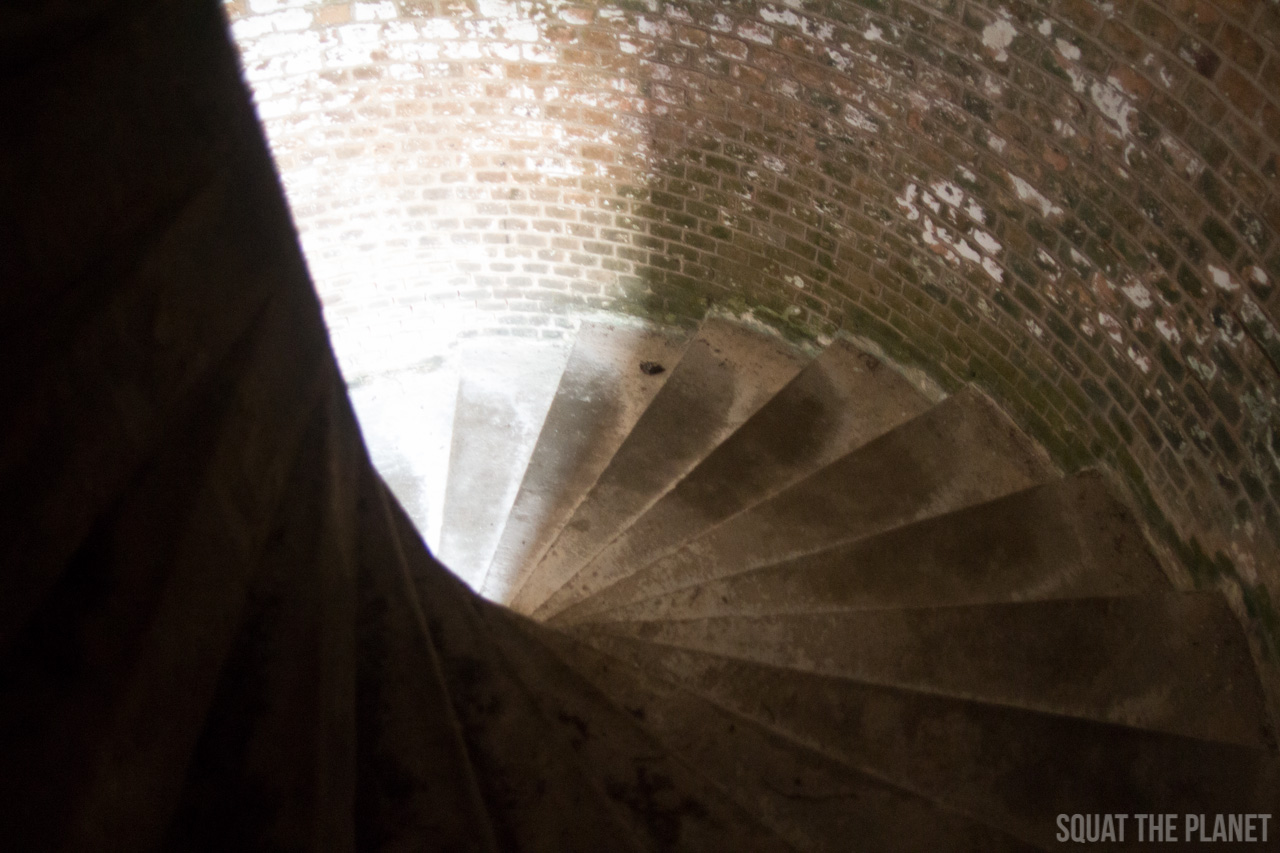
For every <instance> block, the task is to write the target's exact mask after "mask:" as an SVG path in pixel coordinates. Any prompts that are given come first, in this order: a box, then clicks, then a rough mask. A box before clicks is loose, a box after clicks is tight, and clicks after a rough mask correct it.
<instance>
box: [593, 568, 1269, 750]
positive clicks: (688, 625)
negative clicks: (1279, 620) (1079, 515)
mask: <svg viewBox="0 0 1280 853" xmlns="http://www.w3.org/2000/svg"><path fill="white" fill-rule="evenodd" d="M607 630H609V631H610V632H611V633H617V634H624V635H627V636H631V637H635V638H638V639H643V640H646V641H649V642H654V643H660V644H662V645H667V646H674V647H677V648H682V649H688V650H691V651H702V652H708V653H712V654H717V655H723V656H727V657H733V658H736V659H740V660H746V661H752V662H755V663H761V664H767V665H770V666H778V667H784V668H787V669H793V670H800V671H805V672H812V673H816V674H820V675H829V676H837V677H841V678H848V679H853V680H857V681H862V682H866V683H869V684H877V685H882V686H894V687H902V688H905V689H912V690H920V691H925V692H928V693H931V694H936V695H947V696H955V697H958V698H967V699H973V700H977V701H983V702H992V703H997V704H1002V705H1008V706H1011V707H1019V708H1025V709H1028V710H1037V711H1042V712H1045V713H1052V714H1058V715H1062V716H1070V717H1079V718H1084V719H1094V720H1101V721H1106V722H1112V723H1117V724H1120V725H1126V726H1131V727H1134V728H1142V729H1148V730H1151V731H1162V732H1167V733H1170V734H1177V735H1183V736H1186V737H1193V738H1198V739H1201V740H1215V741H1221V742H1224V743H1232V744H1238V745H1242V746H1250V747H1257V748H1263V749H1267V748H1274V744H1275V740H1274V735H1273V733H1272V732H1271V731H1270V724H1269V720H1268V717H1267V713H1266V708H1265V705H1264V702H1263V696H1262V691H1261V685H1260V683H1259V681H1258V679H1257V675H1256V672H1255V670H1254V664H1253V660H1252V658H1251V656H1250V653H1249V649H1248V646H1247V643H1246V642H1245V638H1244V636H1243V633H1242V632H1241V631H1240V626H1239V624H1238V623H1237V621H1236V619H1235V617H1234V615H1233V614H1232V613H1231V610H1230V608H1229V607H1228V605H1227V603H1226V600H1225V599H1224V598H1223V597H1222V596H1221V595H1220V594H1219V593H1216V592H1202V593H1181V592H1174V591H1168V592H1164V593H1160V594H1151V593H1148V594H1145V595H1137V596H1123V597H1113V598H1083V599H1066V600H1054V601H1035V602H1002V603H995V604H977V605H956V606H943V607H914V608H908V609H901V610H874V611H860V612H846V613H832V612H818V613H811V614H809V613H806V614H798V613H797V614H786V615H779V616H720V617H712V618H707V619H698V620H683V621H656V622H639V623H627V622H611V623H608V625H607Z"/></svg>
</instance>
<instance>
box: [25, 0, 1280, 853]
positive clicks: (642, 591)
mask: <svg viewBox="0 0 1280 853" xmlns="http://www.w3.org/2000/svg"><path fill="white" fill-rule="evenodd" d="M91 6H92V4H91ZM108 11H110V12H114V11H115V10H114V7H112V8H111V9H109V10H108ZM14 21H15V23H14V24H13V26H12V27H11V28H10V29H7V30H5V31H4V33H3V36H4V39H5V40H6V41H5V44H6V45H9V47H10V48H11V49H10V50H8V51H6V52H3V58H2V59H0V62H3V64H4V66H5V68H6V70H7V72H8V73H9V75H10V82H11V85H9V86H6V87H5V88H4V90H3V91H2V92H0V106H2V107H3V108H4V109H5V112H6V115H10V116H13V117H15V121H14V123H13V124H12V125H10V126H9V128H8V129H7V131H6V133H5V134H4V135H3V137H2V138H0V145H3V149H0V150H2V152H3V154H4V155H5V162H7V163H13V164H17V165H18V167H17V168H13V169H9V170H8V171H7V172H6V176H7V180H6V182H4V183H3V184H2V185H0V192H3V193H4V194H5V196H4V200H5V202H6V203H5V204H4V205H2V206H0V207H3V209H4V210H5V211H6V217H7V218H6V219H5V225H4V229H5V230H4V233H5V234H6V244H7V246H9V247H10V251H8V252H6V254H5V256H4V258H3V268H4V270H5V271H6V274H7V275H8V277H9V280H10V281H13V282H19V283H22V284H23V285H24V286H23V287H14V288H10V289H8V290H6V292H5V293H4V300H5V301H4V305H5V309H6V310H5V311H4V312H3V316H0V324H2V327H3V329H4V335H3V336H0V340H2V341H3V345H4V347H5V348H6V349H5V352H6V354H7V355H8V356H9V358H7V359H6V365H8V366H9V367H10V369H9V370H7V371H6V373H5V375H4V377H3V387H0V397H2V398H3V399H4V400H5V402H6V406H5V407H4V408H3V409H0V435H3V437H4V440H3V442H0V447H2V448H3V455H0V471H2V472H3V480H2V482H3V483H4V486H5V506H6V511H5V512H4V513H3V514H0V525H2V528H0V533H2V534H3V535H0V565H3V566H4V567H5V572H4V574H3V581H2V584H0V770H2V771H3V772H0V794H2V796H3V802H4V804H5V807H4V808H3V809H0V839H3V843H4V845H5V847H6V849H13V850H94V851H113V850H122V851H138V850H151V849H174V850H217V851H227V850H353V849H359V850H440V851H452V850H466V851H470V850H537V851H571V850H574V851H600V850H717V851H765V850H850V849H866V850H877V851H880V850H882V851H891V850H947V851H952V850H974V851H990V850H1003V849H1047V848H1052V847H1054V846H1055V844H1056V843H1057V841H1056V834H1057V832H1058V823H1057V821H1056V818H1057V816H1058V815H1060V814H1077V813H1078V814H1096V813H1128V814H1137V813H1157V812H1159V813H1197V814H1206V813H1207V814H1210V815H1212V814H1215V813H1233V814H1239V813H1246V812H1257V813H1272V812H1274V806H1275V804H1276V803H1277V802H1280V787H1278V786H1280V777H1278V772H1280V769H1278V768H1280V765H1278V763H1277V753H1276V745H1275V737H1274V735H1275V733H1274V731H1273V729H1272V728H1271V726H1270V724H1269V722H1268V717H1267V714H1266V710H1265V707H1264V700H1263V695H1262V691H1261V688H1260V686H1259V680H1258V677H1257V674H1256V671H1255V669H1254V664H1253V661H1252V659H1251V657H1250V654H1249V650H1248V647H1247V645H1246V643H1245V639H1244V635H1243V633H1242V630H1241V629H1240V627H1239V626H1238V624H1237V622H1236V621H1235V619H1234V617H1233V616H1232V613H1231V611H1230V610H1229V609H1228V607H1227V605H1226V602H1225V601H1224V600H1223V599H1222V598H1221V597H1220V596H1218V595H1217V594H1216V593H1207V592H1185V591H1177V590H1175V589H1173V588H1172V587H1171V586H1170V584H1169V583H1168V582H1167V581H1165V579H1164V576H1163V574H1162V571H1161V568H1160V565H1159V564H1158V562H1157V561H1156V560H1155V559H1154V557H1153V556H1152V554H1151V552H1150V551H1149V550H1148V548H1147V545H1146V543H1145V541H1144V538H1143V536H1142V534H1141V532H1140V530H1139V529H1138V527H1137V525H1136V524H1135V521H1134V519H1133V517H1132V516H1131V515H1130V514H1129V513H1128V512H1127V511H1126V509H1125V508H1124V506H1123V505H1122V504H1121V503H1120V502H1119V501H1117V500H1116V499H1115V498H1114V497H1113V496H1111V494H1110V493H1109V491H1108V489H1107V486H1106V483H1105V479H1104V477H1102V476H1101V475H1098V474H1094V473H1088V472H1085V473H1079V474H1075V475H1072V476H1069V477H1061V476H1059V475H1058V474H1057V473H1056V472H1055V471H1054V469H1053V467H1052V466H1051V465H1050V464H1049V463H1048V461H1047V460H1046V459H1045V457H1044V456H1043V455H1042V454H1041V453H1040V452H1039V451H1038V450H1037V449H1036V448H1035V447H1034V446H1033V445H1032V444H1031V443H1030V442H1029V441H1028V440H1027V439H1026V437H1025V436H1023V435H1021V434H1020V433H1019V431H1018V430H1017V429H1016V428H1015V427H1014V426H1013V425H1012V424H1011V423H1010V422H1009V421H1008V420H1007V419H1006V418H1005V417H1003V416H1002V415H1001V413H1000V412H999V411H998V409H997V408H996V407H995V406H993V404H992V403H991V402H990V401H988V400H986V399H985V398H984V397H983V396H982V395H981V394H980V393H978V392H976V391H973V390H968V391H963V392H961V393H958V394H955V395H952V396H950V397H948V398H946V399H942V400H931V399H926V398H925V397H923V396H921V394H920V393H918V392H917V390H916V389H915V388H914V386H913V385H912V384H911V383H908V382H907V381H906V380H905V379H904V378H903V377H902V376H900V375H899V374H898V373H897V372H895V371H894V369H892V367H891V366H889V365H887V364H884V363H882V362H881V361H880V360H878V359H877V358H875V357H873V356H872V355H870V354H868V353H867V352H864V351H862V350H860V349H859V348H858V347H857V346H855V345H854V343H853V342H851V341H846V340H843V339H841V340H836V341H834V342H832V343H830V344H829V345H828V346H826V347H825V348H824V349H823V350H822V352H821V353H819V354H816V355H812V354H808V353H804V352H801V351H799V350H797V349H794V348H792V347H790V346H789V345H786V344H784V343H782V342H780V341H779V340H778V339H776V338H773V337H771V336H769V335H765V334H763V333H761V332H758V331H755V330H753V329H751V328H748V327H745V326H742V325H739V324H737V323H734V322H730V321H728V320H725V319H723V318H717V317H711V318H708V319H706V320H705V321H704V322H703V324H702V326H701V328H700V329H698V331H697V332H696V333H692V334H688V333H683V332H676V331H670V330H661V329H660V330H652V329H649V330H646V329H639V330H637V329H636V328H634V327H629V326H624V325H621V324H617V325H612V324H609V323H593V324H587V325H586V326H584V328H583V330H582V332H581V333H580V335H579V337H578V338H577V340H576V342H575V345H574V349H573V352H572V353H570V354H569V355H568V357H567V361H566V364H565V367H564V370H563V373H562V374H561V376H560V379H559V382H558V386H557V391H556V393H555V395H554V397H553V398H552V399H550V400H549V401H548V405H547V408H546V409H545V412H544V413H543V415H542V416H541V417H540V419H539V421H540V423H541V429H540V430H539V431H536V432H535V433H534V434H533V436H532V437H533V438H534V440H533V442H532V446H531V447H530V449H529V450H528V461H527V465H524V466H523V475H522V477H521V478H519V479H518V480H517V481H514V482H502V481H501V478H500V477H496V476H493V475H492V474H491V473H490V472H491V471H492V470H496V469H492V468H489V467H486V464H487V463H489V462H491V461H492V459H493V457H494V456H495V455H496V454H501V453H502V452H503V451H502V449H501V445H495V444H492V443H490V442H488V441H486V442H482V443H477V442H478V441H479V438H480V436H481V435H482V434H483V433H485V431H486V429H487V430H488V433H489V436H490V438H492V437H493V436H494V435H497V436H498V437H501V435H502V434H503V423H504V422H503V421H502V420H501V419H496V420H495V419H493V418H489V419H488V420H486V419H485V418H483V417H480V416H479V415H478V413H477V411H476V410H474V409H472V408H470V404H469V403H468V402H467V401H468V400H470V399H473V397H471V396H468V392H467V391H466V389H467V387H469V386H468V385H467V382H468V379H467V374H466V373H465V372H464V373H463V374H462V375H461V376H460V378H459V390H458V393H457V398H456V402H457V405H456V407H455V409H454V415H453V418H452V422H453V423H454V424H457V425H462V424H467V425H468V426H467V427H466V428H465V429H454V430H453V432H452V435H451V439H450V442H449V447H450V454H449V465H448V475H447V482H445V483H443V484H439V487H440V488H441V489H442V490H443V494H444V497H445V499H444V504H443V507H442V508H441V510H440V516H439V517H440V522H441V529H440V532H439V534H438V541H439V548H438V550H439V552H440V553H441V555H442V556H443V558H444V559H445V560H446V561H452V562H453V564H454V568H455V569H456V570H457V572H458V574H459V575H462V576H465V577H467V578H468V579H469V580H470V581H471V582H472V584H473V585H475V586H477V587H479V588H481V589H483V590H486V591H488V592H489V593H490V594H491V595H493V596H494V597H496V598H499V599H501V600H503V601H508V602H510V604H511V607H506V606H503V605H501V604H498V603H494V602H492V601H489V600H487V599H486V598H484V597H482V596H480V595H478V594H476V593H475V592H474V591H473V590H472V589H470V588H469V587H468V586H467V584H466V583H464V582H463V581H462V580H460V579H459V577H457V576H455V575H454V574H452V573H450V572H449V571H447V570H445V569H444V568H443V566H442V565H441V563H439V562H437V561H436V559H435V558H434V557H433V556H432V553H431V552H430V551H429V550H428V548H427V547H425V546H424V543H423V539H422V536H421V535H420V534H419V532H418V530H417V528H416V527H415V526H414V523H413V520H412V519H411V518H410V516H409V515H408V514H407V513H406V512H405V511H404V510H403V509H402V508H401V505H400V504H399V503H398V502H397V501H396V500H395V499H394V498H393V497H392V495H391V493H390V491H389V490H388V488H387V487H386V485H384V483H383V481H382V480H381V479H380V477H379V476H378V474H377V473H376V472H375V469H374V467H373V465H372V463H371V460H370V457H369V453H368V451H367V450H366V446H365V443H364V442H363V441H362V438H361V435H360V431H359V426H358V423H357V420H356V417H355V415H354V412H353V409H352V406H351V402H350V399H349V396H348V392H347V388H346V385H345V383H344V381H343V378H342V376H341V374H340V373H339V371H338V368H337V365H336V362H335V360H334V357H333V354H332V350H331V348H330V345H329V341H328V338H327V335H326V331H325V328H324V325H323V322H322V315H321V310H320V305H319V303H318V300H317V299H316V296H315V294H314V292H313V291H312V289H311V287H310V286H309V282H308V279H307V274H306V269H305V266H304V264H303V262H302V259H301V256H300V253H299V251H298V248H297V241H296V235H295V234H294V232H293V230H292V227H291V225H290V221H289V216H288V211H287V209H286V208H285V205H284V202H283V199H282V197H281V194H280V187H279V184H278V182H277V180H276V178H275V175H274V172H273V170H272V167H271V163H270V160H269V157H268V155H267V153H266V148H265V145H264V143H263V140H262V137H261V133H260V130H259V128H258V125H257V123H256V120H255V118H254V115H253V113H252V109H251V108H250V107H249V104H248V100H247V97H246V96H245V94H244V91H243V88H242V87H241V84H240V82H239V78H238V75H237V70H236V65H235V57H234V53H233V52H232V50H231V48H230V46H229V44H228V43H227V42H226V41H225V36H224V25H223V22H222V20H221V18H220V16H219V14H218V10H217V9H216V7H214V6H213V5H212V4H179V3H167V4H151V5H143V6H140V7H139V8H138V9H137V10H134V11H133V12H132V13H131V16H129V15H126V16H122V17H118V18H115V17H112V16H111V15H109V14H106V13H104V12H103V11H102V9H100V8H98V7H97V6H93V7H92V8H86V10H74V9H71V8H70V7H64V6H62V5H57V4H55V5H53V6H50V7H49V8H48V9H44V8H43V7H42V8H41V9H40V10H36V11H33V12H30V14H28V13H23V15H22V16H19V17H17V18H15V19H14ZM174 69H181V72H180V73H179V72H176V71H174ZM73 131H74V132H73ZM91 131H92V132H91ZM517 381H518V378H517ZM427 405H428V406H431V407H435V406H438V405H443V403H441V402H438V401H427ZM449 405H452V404H449ZM486 424H487V426H486ZM477 448H480V452H477ZM518 455H519V454H515V453H508V454H507V461H510V460H511V458H514V457H516V456H518ZM467 460H472V462H475V463H476V464H478V465H480V467H477V468H471V469H470V470H468V467H467V466H468V465H469V464H471V463H470V462H467ZM481 463H486V464H481ZM468 519H470V521H467V520H468ZM476 519H481V520H482V521H483V523H482V524H481V523H475V522H476ZM464 523H465V524H467V525H472V526H465V527H458V526H456V525H459V524H464ZM473 523H474V524H473ZM468 531H470V532H468ZM432 538H435V534H432ZM1272 830H1273V832H1272V834H1271V836H1270V839H1271V840H1270V841H1269V842H1268V843H1269V844H1270V845H1271V846H1272V847H1273V848H1274V846H1275V840H1276V835H1277V834H1278V833H1276V832H1275V831H1274V830H1275V826H1274V823H1273V824H1272ZM1128 841H1129V842H1130V843H1129V846H1132V847H1134V848H1135V849H1136V848H1137V847H1140V846H1142V845H1138V844H1136V843H1134V842H1135V840H1134V839H1133V836H1132V835H1130V836H1129V837H1128ZM1119 846H1120V845H1115V844H1109V845H1108V849H1117V848H1118V847H1119ZM1259 849H1265V846H1260V847H1259Z"/></svg>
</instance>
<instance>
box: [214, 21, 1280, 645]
mask: <svg viewBox="0 0 1280 853" xmlns="http://www.w3.org/2000/svg"><path fill="white" fill-rule="evenodd" d="M246 4H247V5H246ZM228 10H229V15H230V18H231V20H232V21H233V30H234V32H235V34H236V37H237V39H238V40H239V42H240V44H241V46H242V49H243V51H244V58H245V67H246V74H247V76H248V77H249V79H250V82H251V83H252V85H253V86H254V88H255V90H256V93H257V97H258V102H259V109H260V113H261V116H262V118H263V120H264V123H265V125H266V127H267V130H268V133H269V136H270V138H271V141H272V145H273V147H274V150H275V152H276V155H277V158H278V162H279V165H280V167H281V170H282V173H283V175H284V178H285V183H286V188H287V191H288V194H289V196H290V200H291V202H292V204H293V206H294V211H295V217H296V221H297V224H298V227H299V230H300V233H301V236H302V240H303V244H304V247H305V248H306V251H307V254H308V258H309V259H310V262H311V264H312V268H313V273H314V275H315V277H316V279H317V284H318V286H319V288H320V290H321V294H322V297H323V298H324V301H325V304H326V311H327V315H328V317H329V320H330V322H331V328H332V329H333V333H334V339H335V343H336V345H337V347H338V349H339V351H340V355H341V356H342V357H343V359H344V362H345V363H347V364H348V365H375V364H383V365H385V364H390V363H392V362H395V361H396V359H405V358H412V354H413V352H414V346H415V343H414V342H415V341H419V342H420V341H421V340H422V339H423V336H424V335H426V334H429V333H430V332H431V330H432V329H437V330H438V329H440V328H441V327H443V326H448V327H449V329H450V330H457V329H462V328H465V329H471V330H476V329H481V330H484V329H488V330H505V331H508V332H513V333H519V334H540V335H557V334H561V333H562V330H563V329H565V328H570V327H571V326H572V325H573V322H574V319H573V312H574V311H576V310H579V309H593V308H613V309H622V310H627V311H632V312H640V313H648V314H653V313H658V314H666V315H671V316H674V317H693V316H697V315H698V314H699V313H700V312H702V311H703V310H705V308H706V305H707V304H709V303H711V302H716V303H720V304H727V305H729V306H731V307H732V306H738V307H749V308H752V309H754V311H755V313H756V315H757V316H760V317H763V318H766V319H768V320H770V321H772V322H775V323H778V324H781V325H786V326H788V327H790V328H792V329H794V330H798V331H801V332H807V333H811V334H821V333H826V332H830V331H832V330H834V329H837V328H844V329H847V330H850V331H854V332H857V333H859V334H862V335H864V336H866V337H868V338H870V339H873V340H875V341H877V342H878V343H879V344H880V345H882V346H883V347H885V349H886V350H888V351H889V352H890V353H891V354H892V355H893V356H895V357H896V358H898V359H899V360H900V361H903V362H906V363H908V364H913V365H916V366H920V367H923V368H925V369H926V370H927V371H928V372H929V373H930V374H931V375H932V376H934V377H935V378H936V379H937V380H938V381H940V382H941V383H942V384H943V385H944V386H947V387H956V386H958V385H960V384H961V383H965V382H976V383H977V384H979V385H981V386H982V387H984V388H985V389H987V390H988V391H989V392H990V393H992V394H993V396H995V397H996V398H998V399H1000V400H1002V401H1003V402H1004V403H1005V404H1006V405H1007V406H1008V408H1009V409H1010V411H1011V413H1012V414H1014V416H1015V417H1018V418H1020V419H1021V420H1022V422H1023V423H1024V424H1025V425H1026V426H1027V427H1028V428H1029V429H1030V430H1031V431H1032V432H1033V433H1034V434H1036V435H1037V437H1038V438H1040V439H1041V440H1042V441H1043V442H1044V443H1045V444H1046V446H1048V447H1049V448H1050V449H1051V450H1052V452H1054V453H1055V454H1056V456H1057V457H1058V459H1059V460H1060V461H1061V462H1062V463H1063V464H1064V465H1065V466H1066V467H1067V468H1076V467H1080V466H1082V465H1085V464H1090V463H1093V462H1097V461H1101V462H1104V463H1106V464H1107V465H1109V466H1110V467H1111V468H1113V469H1114V470H1116V471H1118V472H1119V474H1120V475H1121V476H1122V478H1123V479H1124V480H1126V481H1127V482H1128V483H1129V485H1130V486H1132V487H1133V488H1134V490H1135V494H1136V497H1137V498H1138V500H1139V501H1140V502H1141V503H1142V504H1143V506H1144V508H1145V509H1146V511H1147V513H1148V516H1149V519H1150V520H1151V521H1152V523H1153V524H1154V525H1155V528H1156V530H1157V532H1158V533H1159V534H1160V536H1161V537H1162V538H1163V539H1164V540H1165V541H1167V542H1168V543H1170V544H1171V545H1172V546H1173V548H1174V549H1175V550H1176V551H1177V555H1178V557H1180V559H1181V563H1182V565H1184V566H1186V567H1187V568H1189V569H1190V570H1191V573H1192V575H1193V576H1194V578H1193V579H1194V581H1195V582H1198V583H1211V582H1214V581H1215V580H1221V581H1224V582H1226V585H1227V586H1228V587H1230V588H1232V589H1235V590H1237V591H1238V592H1239V594H1240V595H1239V597H1238V598H1237V601H1238V602H1239V603H1241V605H1242V607H1243V608H1245V609H1247V610H1248V611H1249V612H1250V613H1251V614H1252V615H1254V616H1255V617H1258V619H1257V624H1259V625H1262V626H1264V627H1265V626H1266V625H1267V624H1268V622H1270V624H1271V631H1273V632H1274V630H1275V622H1274V619H1275V615H1274V609H1272V608H1271V605H1270V601H1272V600H1277V594H1278V593H1280V566H1278V565H1277V562H1278V558H1277V553H1280V548H1278V547H1277V544H1276V543H1277V541H1280V375H1278V370H1280V333H1277V331H1276V322H1275V319H1274V318H1277V317H1280V292H1278V291H1277V288H1276V286H1275V284H1276V281H1277V279H1280V239H1277V230H1280V185H1278V184H1277V180H1276V178H1277V162H1278V160H1277V146H1278V143H1280V54H1278V52H1277V42H1278V41H1280V7H1278V6H1277V4H1276V2H1275V0H1203V2H1197V0H1170V2H1167V3H1154V2H1145V0H1139V2H1114V3H1096V2H1088V0H1036V1H1034V2H1033V0H1027V2H999V3H983V2H975V0H964V2H961V0H917V1H916V2H907V0H862V2H852V0H826V2H820V0H781V2H777V3H759V4H757V3H753V2H745V1H744V2H738V0H735V2H697V1H696V0H687V2H678V3H667V2H662V3H660V2H657V0H647V2H625V0H617V2H601V3H597V4H590V3H580V4H571V3H560V2H528V0H470V2H469V1H468V0H380V2H373V3H352V4H325V5H321V4H314V3H305V2H294V0H236V2H234V3H231V4H230V5H229V6H228ZM353 329H375V330H377V332H378V335H377V337H376V340H377V341H378V344H377V345H376V346H371V345H367V344H362V343H359V341H357V338H356V337H354V336H353V335H351V331H352V330H353ZM1267 587H1270V590H1271V592H1270V595H1268V592H1267ZM1263 633H1264V634H1265V633H1266V631H1264V632H1263ZM1273 636H1274V634H1273Z"/></svg>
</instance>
